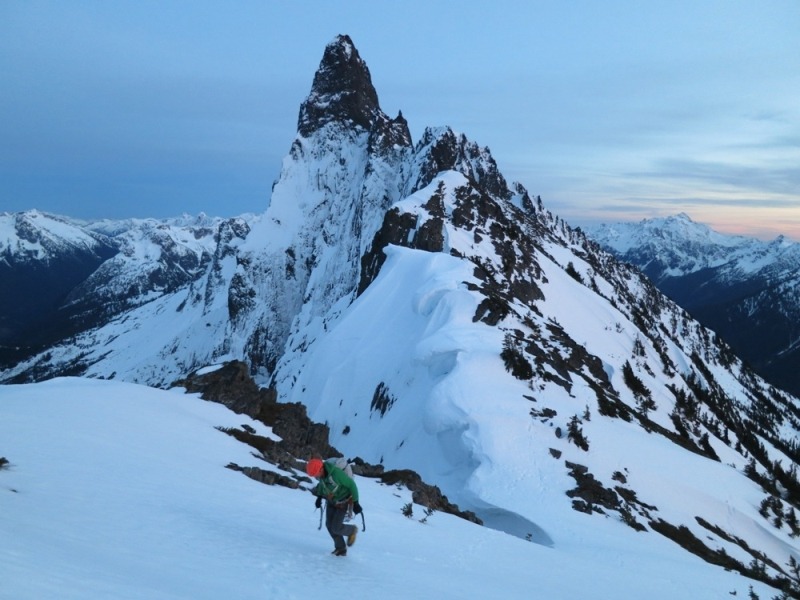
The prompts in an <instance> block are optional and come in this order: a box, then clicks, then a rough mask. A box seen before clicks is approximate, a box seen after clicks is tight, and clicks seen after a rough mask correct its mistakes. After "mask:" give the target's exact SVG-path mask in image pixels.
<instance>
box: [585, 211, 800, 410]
mask: <svg viewBox="0 0 800 600" xmlns="http://www.w3.org/2000/svg"><path fill="white" fill-rule="evenodd" d="M586 233H587V235H589V237H591V238H592V239H594V240H596V241H597V242H598V243H599V244H600V245H601V246H603V247H604V248H605V249H607V250H609V251H611V252H613V253H614V254H615V255H616V256H617V257H619V258H620V259H621V260H623V261H625V262H628V263H631V264H633V265H635V266H637V267H639V268H640V269H641V270H642V271H643V272H644V273H645V274H646V275H647V276H648V277H649V278H650V279H651V280H652V281H653V283H655V284H656V286H658V288H659V289H660V290H661V291H662V292H664V293H665V294H666V295H668V296H669V297H670V298H672V299H673V300H675V302H677V303H678V304H680V305H681V306H682V307H684V308H685V309H686V310H688V311H689V312H690V313H691V315H692V316H693V317H694V318H696V319H697V320H698V321H700V322H701V323H703V324H704V325H706V326H707V327H709V328H711V329H713V330H714V331H716V332H717V333H718V334H719V335H720V336H721V337H722V338H723V339H724V340H725V341H726V342H727V343H729V344H730V345H731V347H732V348H733V350H734V351H735V352H736V353H737V354H738V355H739V356H741V357H742V358H743V359H745V360H746V361H747V362H749V363H750V364H751V365H752V367H753V368H754V369H755V371H756V372H758V373H759V374H760V375H761V376H763V377H764V378H765V379H767V380H768V381H770V382H772V383H773V384H775V385H777V386H779V387H781V388H783V389H785V390H787V391H789V392H791V393H792V394H794V395H795V396H798V395H800V369H798V368H797V365H798V364H800V244H797V243H794V242H790V241H788V240H786V239H785V238H783V237H778V238H776V239H775V240H773V241H771V242H762V241H760V240H757V239H753V238H747V237H742V236H733V235H723V234H720V233H717V232H715V231H712V230H711V229H710V228H709V227H707V226H706V225H702V224H700V223H695V222H694V221H692V220H691V219H690V218H689V217H688V216H687V215H685V214H680V215H677V216H674V217H668V218H662V219H648V220H644V221H641V222H638V223H617V224H613V225H602V226H600V227H596V228H590V229H587V231H586Z"/></svg>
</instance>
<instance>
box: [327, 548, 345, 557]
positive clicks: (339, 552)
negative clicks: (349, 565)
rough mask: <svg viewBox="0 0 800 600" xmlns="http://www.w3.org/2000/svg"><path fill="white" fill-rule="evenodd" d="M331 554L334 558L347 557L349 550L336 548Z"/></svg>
mask: <svg viewBox="0 0 800 600" xmlns="http://www.w3.org/2000/svg"><path fill="white" fill-rule="evenodd" d="M331 554H333V555H334V556H347V548H334V550H333V552H331Z"/></svg>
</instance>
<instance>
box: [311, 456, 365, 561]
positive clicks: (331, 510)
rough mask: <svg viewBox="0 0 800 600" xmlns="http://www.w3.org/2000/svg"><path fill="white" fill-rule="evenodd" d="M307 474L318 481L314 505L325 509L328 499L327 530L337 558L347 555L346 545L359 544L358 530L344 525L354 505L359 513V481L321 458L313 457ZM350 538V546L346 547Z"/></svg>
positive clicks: (314, 492) (355, 510)
mask: <svg viewBox="0 0 800 600" xmlns="http://www.w3.org/2000/svg"><path fill="white" fill-rule="evenodd" d="M306 473H308V474H309V475H310V476H311V477H314V478H316V479H318V480H319V483H317V485H316V487H315V488H314V489H313V490H311V493H312V494H314V495H315V496H316V497H317V500H316V502H315V506H316V507H317V508H322V499H323V498H325V499H326V500H327V505H326V507H325V527H326V528H327V529H328V533H329V534H330V535H331V537H332V538H333V545H334V548H333V554H334V556H347V546H352V545H353V544H355V542H356V534H357V533H358V527H356V526H355V525H345V524H344V519H345V517H346V516H347V513H348V511H349V510H350V505H351V504H352V506H353V512H354V513H355V514H359V513H360V512H361V505H360V504H359V503H358V487H357V486H356V482H355V481H353V479H352V478H351V477H350V476H348V475H347V473H345V472H344V471H343V470H342V469H340V468H339V467H337V466H336V465H334V464H331V463H329V462H325V461H323V460H321V459H319V458H312V459H311V460H309V461H308V464H306ZM345 538H347V545H345Z"/></svg>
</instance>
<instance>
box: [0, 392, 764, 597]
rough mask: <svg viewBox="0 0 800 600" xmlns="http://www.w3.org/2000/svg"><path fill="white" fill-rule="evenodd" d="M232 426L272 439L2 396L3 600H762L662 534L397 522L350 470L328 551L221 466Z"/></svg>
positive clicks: (154, 416)
mask: <svg viewBox="0 0 800 600" xmlns="http://www.w3.org/2000/svg"><path fill="white" fill-rule="evenodd" d="M242 424H245V425H248V426H250V427H252V428H253V429H254V430H255V431H257V432H259V433H261V434H262V435H270V432H269V431H268V429H267V428H265V426H264V425H263V424H261V423H258V422H256V421H252V420H250V419H249V418H247V417H244V416H242V415H236V414H234V413H232V412H229V411H228V410H227V409H225V408H224V407H222V406H221V405H218V404H212V403H209V402H205V401H202V400H199V399H198V398H196V397H194V396H190V395H185V394H182V393H180V392H179V391H161V390H155V389H152V388H146V387H143V386H137V385H131V384H124V383H115V382H101V381H89V380H80V379H58V380H53V381H49V382H46V383H40V384H32V385H20V386H2V387H0V440H2V441H1V442H0V446H1V448H0V456H2V457H5V458H7V459H8V461H9V463H8V465H6V466H5V468H0V506H2V507H3V518H2V519H0V581H2V587H0V597H2V598H9V599H11V598H13V599H14V600H34V599H37V600H38V599H40V598H60V599H64V600H73V599H74V600H78V599H80V600H90V599H98V600H100V599H102V600H105V599H107V598H114V599H116V600H125V599H131V600H133V599H136V600H140V599H141V598H148V599H153V600H167V599H170V600H178V599H187V600H189V599H191V600H204V599H209V600H211V599H214V600H217V599H219V598H237V599H241V600H247V599H250V598H253V599H255V598H258V599H263V598H313V597H319V596H323V595H324V596H331V595H332V596H341V597H354V598H376V597H380V598H423V597H437V598H443V599H449V598H453V599H455V598H494V597H498V596H502V597H504V598H530V597H531V594H532V593H535V594H536V595H537V596H538V597H543V598H549V599H551V600H558V599H561V598H563V599H565V600H566V599H570V598H586V599H591V598H597V599H605V598H610V597H624V598H650V599H652V600H659V599H664V600H667V599H669V600H672V599H674V598H693V599H696V600H706V599H708V600H711V599H717V598H721V597H727V594H733V593H735V594H736V595H737V597H747V594H748V592H749V590H750V589H751V586H752V589H753V591H754V592H755V593H757V594H759V595H760V597H761V598H764V599H765V600H766V599H767V598H770V597H771V595H772V592H773V590H770V588H768V587H767V586H764V585H763V584H760V583H758V582H752V581H750V580H748V579H745V578H743V577H741V576H739V575H738V574H735V573H730V572H726V571H723V570H722V569H718V568H715V567H712V566H710V565H708V564H706V563H704V562H703V561H701V560H699V559H697V558H695V557H693V556H691V555H689V554H686V553H684V552H682V551H681V550H680V549H679V548H678V547H677V546H675V545H673V544H671V543H669V542H667V541H661V542H659V541H656V542H655V543H653V541H652V540H650V539H647V538H645V537H643V536H636V535H633V534H632V535H631V536H630V537H629V539H627V540H625V543H624V545H623V544H619V543H618V541H617V540H615V538H614V537H613V536H609V535H608V532H607V530H608V529H609V527H610V526H611V524H610V523H606V524H602V523H601V527H600V528H599V529H595V530H594V531H593V532H590V531H586V532H585V534H584V537H583V539H582V541H581V543H580V544H575V545H567V544H564V543H563V542H562V540H560V539H556V540H555V542H554V543H553V544H552V546H551V547H545V546H542V545H538V544H533V543H529V542H526V541H524V540H521V539H519V538H516V537H512V536H507V535H504V534H501V533H499V532H496V531H493V530H491V529H487V528H483V527H479V526H477V525H473V524H471V523H469V522H467V521H464V520H462V519H458V518H456V517H452V516H450V515H446V514H441V513H435V514H433V515H431V516H429V517H428V518H427V519H426V520H425V522H424V523H423V522H421V521H422V520H423V518H424V512H423V510H422V508H421V507H420V506H416V505H415V506H413V511H414V512H413V516H412V517H411V518H406V517H404V516H403V515H402V510H403V507H404V506H405V505H406V504H407V503H410V502H411V498H410V493H409V492H408V490H406V489H405V488H399V487H395V486H384V485H381V484H378V483H377V482H375V481H374V480H370V479H365V478H362V477H358V478H357V482H358V485H359V489H360V492H361V503H362V504H363V506H364V512H365V524H366V531H364V532H361V533H359V536H358V539H357V542H356V544H355V545H354V546H353V547H352V548H351V549H350V552H349V554H348V556H347V557H346V558H336V557H333V556H331V555H330V554H329V551H330V548H331V546H332V545H331V542H330V538H328V536H327V534H326V533H325V531H324V530H323V531H318V529H317V527H318V523H319V522H318V515H319V513H317V512H315V511H314V505H313V499H312V496H311V495H310V494H308V493H306V492H304V491H302V490H290V489H287V488H285V487H278V486H265V485H262V484H260V483H256V482H255V481H253V480H252V479H248V478H246V477H243V476H242V475H241V474H240V473H236V472H234V471H232V470H229V469H226V468H224V467H225V465H226V464H228V463H229V462H231V461H233V462H240V463H243V464H250V463H253V462H258V461H257V460H256V459H254V457H252V456H251V455H250V448H248V447H247V446H244V445H242V444H240V443H238V442H236V441H235V440H234V439H233V438H231V437H229V436H227V435H225V434H224V433H222V432H220V431H218V430H217V429H216V428H217V427H238V426H241V425H242ZM683 466H684V467H686V468H691V466H692V465H691V464H686V465H683ZM498 491H500V490H498ZM675 493H680V490H675ZM357 524H359V525H360V522H357ZM612 529H613V527H612ZM621 569H623V570H624V576H621Z"/></svg>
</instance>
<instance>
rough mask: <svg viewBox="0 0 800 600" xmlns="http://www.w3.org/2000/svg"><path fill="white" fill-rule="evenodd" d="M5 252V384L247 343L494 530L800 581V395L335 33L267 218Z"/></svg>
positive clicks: (21, 240) (253, 357)
mask: <svg viewBox="0 0 800 600" xmlns="http://www.w3.org/2000/svg"><path fill="white" fill-rule="evenodd" d="M683 221H684V222H686V220H685V219H683ZM781 245H782V244H778V246H781ZM754 247H755V246H754ZM728 250H729V251H730V248H728ZM0 256H2V257H3V260H2V262H0V286H2V289H3V290H4V291H5V290H9V289H11V288H12V287H14V286H16V288H15V289H14V292H13V294H14V295H15V296H14V297H13V298H9V299H6V298H5V297H4V302H6V304H5V305H4V307H3V311H4V313H3V314H4V315H8V316H7V318H6V319H5V320H4V332H3V336H4V338H3V339H4V340H5V341H4V344H6V345H7V346H13V351H9V352H8V353H7V355H6V359H5V363H4V364H3V365H2V368H0V381H2V382H4V383H21V382H31V381H41V380H44V379H49V378H53V377H57V376H63V375H76V376H81V377H88V378H103V379H118V380H122V381H128V382H137V383H144V384H147V385H150V386H154V387H169V386H171V385H172V384H173V383H174V382H175V381H176V380H179V379H183V378H185V377H186V376H187V375H188V374H190V373H192V372H194V371H196V370H198V369H200V368H202V367H205V366H207V365H214V364H220V363H225V362H228V361H232V360H237V361H241V362H243V363H245V364H246V365H247V369H248V370H249V375H250V376H252V377H254V379H255V380H256V382H257V383H258V384H260V385H262V386H265V387H268V388H269V389H270V393H273V394H275V396H276V397H277V398H278V400H279V401H280V402H284V403H290V402H297V403H300V404H302V405H304V406H305V407H306V408H307V410H308V415H309V417H310V418H311V419H312V420H313V421H315V422H317V423H324V424H325V425H327V426H328V427H329V429H330V438H331V444H332V445H333V446H335V447H336V448H338V449H339V450H340V451H342V452H343V453H345V454H346V455H348V456H359V457H361V458H363V459H364V460H365V461H367V462H369V463H371V464H373V465H382V466H385V467H386V468H388V469H413V470H415V471H417V472H418V473H419V474H420V475H421V476H422V477H423V479H424V480H425V481H426V482H428V483H430V484H432V485H437V486H439V487H440V488H441V490H442V491H443V492H444V493H445V494H447V496H448V497H450V498H451V499H452V501H453V502H455V503H457V504H458V506H459V507H461V508H463V509H464V510H469V511H473V512H474V513H475V514H477V515H478V517H479V518H480V519H482V520H483V522H484V523H485V524H486V525H488V526H490V527H495V528H497V529H500V530H502V531H505V532H507V533H509V534H512V535H517V536H519V537H528V536H530V541H535V542H537V543H541V544H545V545H549V544H557V545H559V546H560V547H564V548H569V547H570V546H571V545H572V546H577V545H584V544H586V543H587V540H592V543H593V544H596V547H597V552H603V548H604V547H606V546H604V544H611V545H612V546H614V547H617V548H618V547H623V546H626V545H627V542H629V541H631V540H633V539H634V537H633V536H637V537H636V540H637V544H638V543H641V537H638V536H648V537H647V538H646V539H648V540H651V543H650V544H648V547H649V548H652V555H650V559H652V560H655V557H657V556H661V554H660V550H659V548H661V547H662V546H661V545H662V544H669V545H670V546H671V545H672V544H677V545H678V546H679V547H681V548H683V549H684V550H685V551H687V552H690V553H692V554H694V555H696V556H698V557H700V558H701V559H702V560H704V561H706V562H707V563H708V565H709V566H708V571H707V573H708V577H707V579H706V580H704V582H703V585H714V582H715V581H717V580H715V578H714V575H713V573H714V572H715V571H717V570H718V569H721V568H725V569H727V570H729V571H734V572H738V573H740V574H742V575H743V576H745V577H749V578H751V579H754V580H759V581H761V582H764V583H766V584H767V585H770V586H772V587H773V588H774V589H776V590H779V589H780V588H782V587H787V586H788V587H792V586H794V587H792V589H793V590H794V591H797V590H800V579H798V577H797V575H796V572H795V571H794V570H793V569H794V566H793V565H795V566H796V563H794V562H793V561H796V556H798V554H799V553H798V547H797V544H796V541H795V539H796V536H797V535H800V524H798V521H797V518H796V513H795V511H796V510H797V509H800V482H799V481H798V479H797V472H796V463H798V462H800V448H798V439H800V438H799V436H800V405H798V400H797V398H796V397H794V396H792V395H790V394H788V393H786V392H785V391H782V390H780V389H777V388H776V387H774V386H772V385H770V384H769V383H768V382H766V381H765V380H764V379H763V378H761V377H759V376H758V375H757V374H756V373H755V372H754V371H753V370H752V369H751V368H750V367H748V366H747V365H746V364H745V363H743V362H742V360H740V358H739V357H738V356H737V355H736V353H735V352H734V351H733V349H732V347H731V346H730V345H729V344H728V343H726V342H725V341H723V340H722V339H720V337H719V336H718V335H716V334H714V332H712V331H711V330H709V329H708V328H707V327H705V326H703V325H702V324H701V323H700V322H698V321H697V320H695V319H694V318H692V317H691V316H690V315H689V314H688V313H687V312H686V310H684V309H683V308H682V307H681V306H679V305H678V304H677V303H676V302H674V301H673V300H671V299H670V298H669V297H668V296H667V295H665V294H663V293H662V292H660V291H659V290H658V289H657V288H656V286H655V285H654V284H653V282H651V281H650V280H649V279H648V278H647V277H645V276H644V275H643V274H642V273H641V271H640V270H639V269H638V268H636V267H634V266H632V265H630V264H626V263H625V262H623V261H620V260H619V259H617V258H616V257H615V256H613V255H612V254H610V253H609V252H607V251H605V250H603V249H602V248H601V247H600V246H599V244H598V243H596V242H593V241H591V240H590V239H588V238H587V237H586V236H585V235H584V234H583V233H582V232H580V231H575V230H572V229H571V228H570V227H569V226H568V225H567V224H566V223H565V222H564V221H562V220H561V219H559V218H558V217H557V216H555V215H553V214H551V213H550V212H549V211H548V210H546V208H545V207H544V204H543V203H542V201H541V199H539V198H538V197H535V196H532V195H531V194H529V193H528V191H527V190H525V188H524V187H523V186H521V185H519V184H509V183H508V182H507V181H506V179H505V178H504V177H503V175H502V174H501V173H500V171H499V169H498V167H497V164H496V163H495V161H494V159H493V158H492V156H491V154H490V152H489V150H488V149H487V148H482V147H480V146H479V145H478V144H476V143H474V142H472V141H470V140H469V139H468V138H467V137H466V136H465V135H463V134H460V133H457V132H455V131H453V130H451V129H450V128H447V127H437V128H428V129H425V130H424V132H423V134H422V136H421V138H420V139H419V140H418V141H417V142H416V143H414V142H413V141H412V139H411V135H410V133H409V128H408V126H407V123H406V121H405V119H404V118H403V116H402V114H398V115H397V116H396V117H395V118H390V117H388V116H387V115H386V114H384V113H383V111H382V110H381V108H380V106H379V103H378V96H377V92H376V91H375V89H374V87H373V86H372V83H371V76H370V73H369V70H368V68H367V66H366V64H365V62H364V61H363V60H362V59H361V57H360V55H359V53H358V51H357V50H356V48H355V46H354V45H353V43H352V40H350V38H348V37H347V36H338V37H337V38H336V39H334V40H333V41H332V42H331V43H330V44H329V45H328V46H327V47H326V48H325V51H324V54H323V57H322V61H321V63H320V67H319V69H318V71H317V72H316V74H315V76H314V80H313V84H312V86H311V91H310V93H309V96H308V98H307V99H306V100H305V101H304V102H303V104H302V105H301V108H300V116H299V120H298V134H297V137H296V138H295V140H294V142H293V143H292V145H291V148H290V150H289V153H288V155H287V157H286V158H285V159H284V161H283V165H282V170H281V173H280V176H279V178H278V181H276V183H275V185H274V187H273V190H272V198H271V201H270V203H269V208H268V209H267V210H266V211H265V212H264V213H263V214H259V215H242V216H240V217H236V218H231V219H209V218H206V217H202V216H201V217H199V218H197V219H191V218H181V219H175V220H164V221H155V220H129V221H124V222H103V223H80V222H77V221H74V220H70V219H67V218H63V217H55V216H51V215H45V214H41V213H36V212H27V213H21V214H14V215H3V216H2V221H0ZM751 256H755V254H751ZM683 258H684V256H683V255H682V254H680V255H677V256H676V257H675V258H674V260H673V259H665V260H666V261H667V262H665V263H664V264H665V265H667V267H669V268H671V269H679V268H682V269H684V270H685V271H689V270H690V269H689V267H688V266H686V265H687V264H688V263H683V262H680V260H679V259H683ZM707 259H708V257H707V256H706V257H697V256H696V257H695V261H701V260H707ZM720 260H723V259H720ZM669 261H671V262H669ZM698 264H699V263H698ZM703 264H706V263H703ZM708 268H713V269H716V271H715V272H716V273H719V276H720V277H722V276H723V274H725V273H726V271H725V269H724V268H723V267H722V266H721V265H717V264H714V265H713V266H712V267H708V266H705V267H698V269H696V270H695V271H694V273H695V275H696V276H699V274H704V273H705V272H706V270H707V269H708ZM676 272H677V271H676ZM681 272H683V271H681ZM781 272H783V271H781ZM649 273H650V276H654V274H655V273H656V272H655V271H652V270H651V271H649ZM703 276H704V275H703ZM775 277H776V280H775V281H777V278H778V274H777V271H776V272H775ZM654 279H655V280H658V278H657V277H654ZM23 281H24V282H30V284H29V285H27V284H26V285H22V284H20V283H18V282H23ZM709 281H713V282H715V283H714V285H717V284H716V281H717V280H716V279H712V280H709ZM770 289H773V288H770ZM775 289H778V288H777V287H776V288H775ZM711 296H713V293H712V292H711V291H709V297H711ZM756 297H757V296H756ZM36 303H39V306H38V307H36V306H35V305H36ZM795 306H797V303H796V302H795ZM608 540H613V543H612V542H609V541H608ZM629 568H631V569H634V570H635V565H629ZM620 577H623V578H624V577H626V572H624V571H621V572H620ZM717 585H718V584H717ZM728 592H729V590H725V591H722V590H720V597H726V594H727V593H728Z"/></svg>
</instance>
